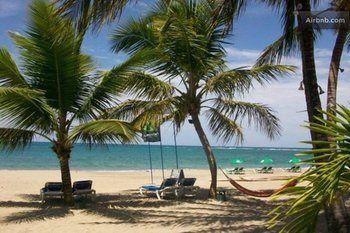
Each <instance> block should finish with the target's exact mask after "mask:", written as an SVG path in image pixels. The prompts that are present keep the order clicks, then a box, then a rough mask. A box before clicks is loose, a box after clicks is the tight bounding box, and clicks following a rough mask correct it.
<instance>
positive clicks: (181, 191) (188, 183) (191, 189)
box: [175, 178, 200, 198]
mask: <svg viewBox="0 0 350 233" xmlns="http://www.w3.org/2000/svg"><path fill="white" fill-rule="evenodd" d="M196 180H197V179H196V178H183V179H181V180H180V181H179V182H178V186H177V188H176V189H175V196H176V197H177V198H182V197H187V196H191V197H195V196H197V193H198V191H199V189H200V188H199V187H198V186H194V184H195V183H196Z"/></svg>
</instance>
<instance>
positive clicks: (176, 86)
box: [109, 1, 294, 197]
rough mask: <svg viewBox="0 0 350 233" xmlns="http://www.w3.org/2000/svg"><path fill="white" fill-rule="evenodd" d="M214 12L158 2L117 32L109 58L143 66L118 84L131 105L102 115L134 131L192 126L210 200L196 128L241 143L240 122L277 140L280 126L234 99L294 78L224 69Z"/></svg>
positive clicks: (210, 156)
mask: <svg viewBox="0 0 350 233" xmlns="http://www.w3.org/2000/svg"><path fill="white" fill-rule="evenodd" d="M215 10H216V5H215V4H212V3H211V2H210V1H170V2H169V3H166V2H164V1H160V2H158V3H157V5H156V6H155V7H154V9H153V10H152V12H150V13H149V14H148V15H146V16H145V17H142V18H140V19H131V20H129V21H128V22H126V23H124V24H122V25H120V26H119V27H117V29H116V30H115V31H114V32H113V33H112V35H111V41H112V49H113V51H115V52H121V51H123V52H125V53H127V54H128V55H130V57H131V59H132V58H133V57H134V56H136V57H138V56H143V57H144V58H145V59H144V64H143V66H140V68H142V69H143V70H142V71H140V72H138V73H135V74H134V75H132V76H129V77H127V78H126V80H125V85H126V90H125V91H126V93H127V94H129V95H131V96H133V98H131V99H130V100H129V101H126V102H124V103H123V104H121V105H120V106H118V107H117V108H115V109H111V110H110V111H109V114H110V116H111V117H122V119H128V120H133V123H134V125H135V127H141V126H142V125H143V124H145V123H146V122H148V121H159V120H161V121H162V120H172V121H173V123H174V124H175V125H176V126H177V130H180V129H181V127H182V126H183V124H184V123H185V122H186V121H187V120H188V121H189V123H191V124H193V126H194V128H195V130H196V132H197V135H198V137H199V139H200V142H201V144H202V146H203V149H204V152H205V155H206V158H207V160H208V164H209V168H210V172H211V185H210V195H211V196H212V197H215V196H216V188H217V165H216V160H215V157H214V153H213V150H212V148H211V146H210V142H209V140H208V138H207V133H206V132H205V131H204V129H203V121H204V122H205V123H206V124H207V125H208V126H209V130H210V132H211V133H212V134H213V135H214V136H216V137H217V138H219V139H222V140H223V141H224V142H229V141H231V140H232V139H236V142H237V143H240V142H242V141H243V122H248V125H255V126H256V127H257V129H258V130H261V131H262V132H264V133H265V134H266V135H267V136H268V137H269V138H275V137H277V136H278V135H279V133H280V125H279V120H278V118H277V117H276V115H275V113H274V112H273V110H272V109H271V108H270V107H268V106H266V105H264V104H261V103H250V102H245V101H243V100H240V99H239V97H242V96H244V95H245V94H247V93H248V92H249V91H251V90H252V89H253V87H254V86H256V85H264V84H268V83H270V82H271V81H273V80H276V79H277V78H279V77H282V76H285V75H286V74H288V73H292V72H293V71H294V67H292V66H285V65H261V66H253V67H238V68H233V69H232V68H229V67H228V66H227V62H226V60H225V58H226V50H225V48H224V45H225V44H226V43H227V39H228V38H229V34H223V33H222V30H223V28H224V27H225V21H224V18H221V17H218V18H216V24H215V25H213V24H212V20H211V19H212V17H213V15H214V14H213V12H214V11H215ZM202 117H203V118H202ZM204 119H205V120H204Z"/></svg>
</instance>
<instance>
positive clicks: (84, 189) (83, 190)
mask: <svg viewBox="0 0 350 233" xmlns="http://www.w3.org/2000/svg"><path fill="white" fill-rule="evenodd" d="M72 191H73V196H84V197H87V196H91V197H94V196H95V195H96V191H95V190H94V189H92V180H82V181H76V182H74V183H73V190H72Z"/></svg>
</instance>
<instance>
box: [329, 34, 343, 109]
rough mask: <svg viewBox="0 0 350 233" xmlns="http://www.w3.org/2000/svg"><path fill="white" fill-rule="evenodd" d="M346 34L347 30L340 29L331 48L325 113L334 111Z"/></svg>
mask: <svg viewBox="0 0 350 233" xmlns="http://www.w3.org/2000/svg"><path fill="white" fill-rule="evenodd" d="M347 34H348V30H347V29H346V28H340V29H339V31H338V35H337V39H336V41H335V44H334V47H333V53H332V59H331V63H330V65H329V74H328V87H327V112H333V111H332V109H334V108H335V107H336V105H337V86H338V73H339V67H340V60H341V56H342V53H343V48H344V45H345V41H346V36H347Z"/></svg>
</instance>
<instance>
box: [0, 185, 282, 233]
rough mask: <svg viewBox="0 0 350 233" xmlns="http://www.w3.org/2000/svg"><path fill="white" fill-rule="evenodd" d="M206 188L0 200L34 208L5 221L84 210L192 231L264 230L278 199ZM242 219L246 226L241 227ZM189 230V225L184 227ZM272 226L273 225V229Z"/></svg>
mask: <svg viewBox="0 0 350 233" xmlns="http://www.w3.org/2000/svg"><path fill="white" fill-rule="evenodd" d="M207 193H208V190H205V189H202V190H201V192H200V194H199V195H198V198H196V199H193V198H184V199H181V200H174V199H171V200H158V199H156V198H155V197H144V196H141V195H139V194H138V192H137V191H136V190H127V191H124V192H122V193H119V194H104V193H101V194H98V195H97V196H96V198H94V199H93V200H90V199H81V200H77V201H76V204H75V206H74V207H72V208H67V207H65V206H64V205H63V203H62V201H60V200H51V201H50V202H47V203H45V204H40V202H39V195H21V198H23V199H25V200H26V201H18V202H14V201H11V202H0V207H13V208H31V210H26V211H21V212H17V213H13V214H10V215H9V216H7V217H5V218H4V220H3V221H2V222H3V223H20V222H33V221H43V220H46V219H55V218H64V217H67V216H69V215H73V212H74V210H80V211H81V212H83V213H85V214H88V215H95V216H100V217H103V219H102V220H99V221H94V222H91V221H88V222H83V223H81V224H84V225H86V224H137V225H141V226H152V225H158V226H159V225H162V226H167V227H179V229H181V228H183V227H191V228H192V229H193V230H191V232H202V231H205V232H223V231H231V232H234V231H240V232H266V231H267V230H266V228H265V226H264V225H263V224H264V221H265V220H266V219H267V214H268V212H269V211H270V210H271V209H272V208H273V207H274V205H275V204H273V203H267V202H266V201H264V200H260V199H257V198H248V197H243V196H242V195H240V194H239V193H238V192H235V191H230V192H229V195H228V200H227V201H226V202H222V203H221V202H217V201H213V200H208V199H207ZM242 224H244V225H245V226H244V229H242ZM184 232H185V230H184ZM269 232H271V231H269Z"/></svg>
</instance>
